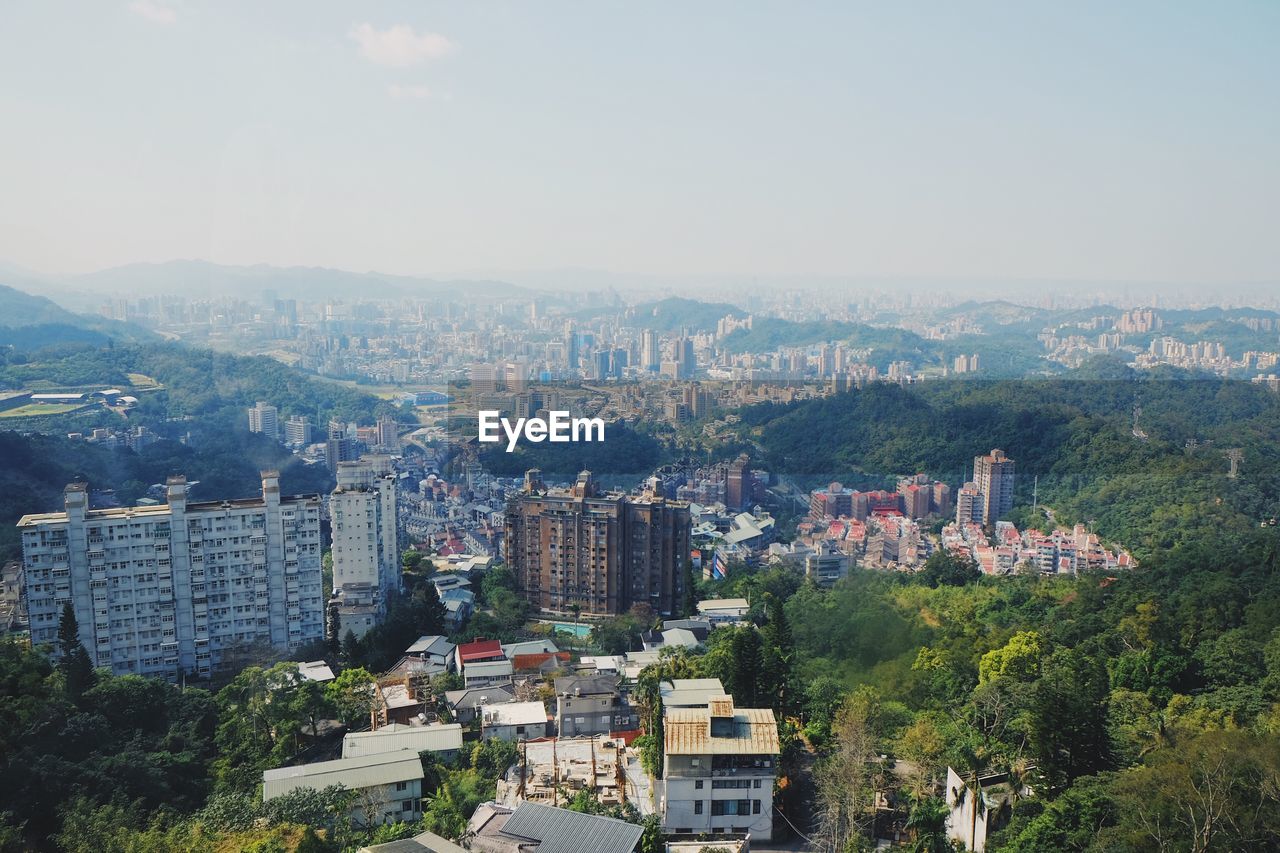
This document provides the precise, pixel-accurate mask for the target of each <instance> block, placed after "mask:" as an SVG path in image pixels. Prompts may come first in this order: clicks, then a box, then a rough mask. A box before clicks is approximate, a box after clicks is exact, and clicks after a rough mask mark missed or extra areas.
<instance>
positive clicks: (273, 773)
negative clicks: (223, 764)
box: [262, 751, 422, 800]
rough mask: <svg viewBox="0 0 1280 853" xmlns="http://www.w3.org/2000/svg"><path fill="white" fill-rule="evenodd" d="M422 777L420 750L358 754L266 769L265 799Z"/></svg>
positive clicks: (355, 787) (263, 775)
mask: <svg viewBox="0 0 1280 853" xmlns="http://www.w3.org/2000/svg"><path fill="white" fill-rule="evenodd" d="M421 778H422V761H421V760H420V759H419V758H418V753H416V752H408V751H404V753H403V755H402V754H401V753H380V754H377V755H362V756H360V757H358V758H339V759H337V760H336V761H318V762H316V763H314V764H299V765H296V766H294V767H277V768H275V769H273V770H265V771H263V773H262V799H263V800H270V799H274V798H275V797H280V796H283V795H285V794H287V793H289V792H290V791H295V790H297V789H299V788H313V789H315V790H317V791H318V790H320V789H322V788H327V787H329V786H330V785H342V786H343V787H345V788H350V789H352V790H356V789H360V788H372V787H374V786H375V785H392V784H395V783H396V782H409V781H412V780H414V779H421Z"/></svg>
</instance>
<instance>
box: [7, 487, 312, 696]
mask: <svg viewBox="0 0 1280 853" xmlns="http://www.w3.org/2000/svg"><path fill="white" fill-rule="evenodd" d="M166 488H167V502H166V503H163V504H155V505H151V506H136V507H117V508H113V509H89V494H88V489H87V487H86V486H85V484H83V483H74V484H72V485H69V486H67V488H66V492H65V498H64V501H65V509H64V510H63V511H62V512H51V513H42V514H37V515H26V516H23V517H22V519H21V520H19V521H18V530H19V531H20V533H21V536H22V549H23V568H24V572H25V576H26V596H27V599H26V600H27V611H28V614H29V617H30V622H31V639H32V642H33V643H35V644H41V643H50V644H52V643H54V642H55V641H56V638H57V633H58V621H59V619H60V617H61V615H62V609H63V605H64V604H65V603H66V602H68V601H69V602H71V604H72V606H73V607H74V609H75V613H76V619H77V621H78V622H79V624H80V640H81V642H82V643H83V644H84V647H85V649H86V650H87V651H88V652H89V657H90V659H92V660H93V662H94V665H95V666H100V667H110V668H111V670H112V672H115V673H117V674H125V673H134V674H138V675H148V676H155V677H159V678H169V679H175V678H176V677H177V676H178V674H179V673H180V672H187V673H192V674H196V675H201V676H208V675H210V674H212V672H213V671H214V670H215V669H216V668H217V667H218V666H219V664H220V663H221V662H222V661H223V659H224V658H226V657H227V656H228V655H229V654H231V653H232V652H233V651H234V650H236V649H238V648H244V647H247V646H248V645H250V644H253V643H260V642H267V643H270V644H271V645H272V646H273V647H274V648H275V649H277V650H278V651H280V652H282V653H287V652H288V651H290V650H292V649H295V648H297V647H298V646H301V645H303V644H304V643H309V642H312V641H315V640H321V639H323V638H324V594H323V590H322V589H321V586H322V581H321V572H320V497H319V496H318V495H303V496H297V497H281V495H280V479H279V475H278V474H277V473H276V472H275V471H264V472H262V496H261V497H259V498H249V499H243V500H233V501H202V502H188V500H187V482H186V479H185V478H183V477H171V478H170V479H169V482H168V484H167V487H166Z"/></svg>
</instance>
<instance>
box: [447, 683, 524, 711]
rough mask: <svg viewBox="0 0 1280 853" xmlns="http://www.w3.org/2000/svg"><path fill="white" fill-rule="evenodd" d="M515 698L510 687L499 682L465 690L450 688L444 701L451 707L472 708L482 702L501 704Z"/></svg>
mask: <svg viewBox="0 0 1280 853" xmlns="http://www.w3.org/2000/svg"><path fill="white" fill-rule="evenodd" d="M514 698H516V697H515V694H514V693H513V692H511V690H510V689H509V688H506V687H503V686H502V685H500V684H497V685H494V686H492V687H468V688H466V689H465V690H448V691H446V692H445V694H444V703H445V704H446V705H448V706H449V707H450V708H451V709H456V708H459V707H462V708H470V707H472V706H474V705H478V704H482V703H487V704H490V705H499V704H501V703H503V702H510V701H511V700H512V699H514Z"/></svg>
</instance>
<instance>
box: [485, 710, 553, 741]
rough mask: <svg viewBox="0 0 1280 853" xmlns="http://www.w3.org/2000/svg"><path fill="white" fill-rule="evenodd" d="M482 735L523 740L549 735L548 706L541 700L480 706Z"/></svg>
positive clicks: (486, 737) (487, 737)
mask: <svg viewBox="0 0 1280 853" xmlns="http://www.w3.org/2000/svg"><path fill="white" fill-rule="evenodd" d="M480 720H481V725H480V736H481V737H482V738H484V739H486V740H488V739H489V738H499V739H501V740H509V741H521V740H533V739H534V738H541V737H546V736H547V708H546V706H545V705H543V704H542V703H541V702H507V703H505V704H503V705H485V706H483V707H481V708H480Z"/></svg>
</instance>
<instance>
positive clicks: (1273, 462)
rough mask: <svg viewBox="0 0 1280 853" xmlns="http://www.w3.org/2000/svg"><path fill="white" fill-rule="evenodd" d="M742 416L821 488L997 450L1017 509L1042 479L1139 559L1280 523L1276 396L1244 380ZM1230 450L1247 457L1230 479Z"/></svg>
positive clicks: (939, 469)
mask: <svg viewBox="0 0 1280 853" xmlns="http://www.w3.org/2000/svg"><path fill="white" fill-rule="evenodd" d="M1097 369H1098V367H1097V366H1093V367H1092V368H1091V371H1095V372H1096V370H1097ZM1084 375H1091V374H1084ZM1119 375H1121V376H1125V374H1124V373H1120V374H1119ZM1135 408H1140V409H1141V414H1140V416H1139V422H1138V423H1139V429H1140V431H1141V432H1144V433H1145V434H1146V435H1147V438H1146V439H1145V440H1143V439H1141V438H1139V437H1136V436H1135V435H1134V434H1133V416H1134V409H1135ZM741 416H742V428H743V429H744V430H745V431H746V433H747V435H748V436H749V437H750V438H752V439H753V440H754V441H756V442H757V444H758V445H759V446H760V447H761V448H762V449H763V452H764V462H765V464H766V465H767V467H769V468H770V469H771V470H773V471H775V472H778V473H780V474H783V475H788V476H792V477H797V478H803V479H804V480H805V481H806V482H807V483H809V484H814V485H816V484H820V483H821V482H825V481H831V480H842V479H852V478H853V477H854V475H855V474H859V473H861V474H870V475H872V476H883V477H888V476H892V475H901V474H909V473H914V472H918V471H923V472H925V473H928V474H930V475H932V476H934V477H936V478H938V479H942V480H945V481H948V482H950V483H951V484H952V485H953V486H955V485H958V484H959V483H961V482H963V481H964V480H965V479H967V478H968V477H969V474H970V470H971V466H972V462H973V457H974V456H975V455H978V454H981V453H985V452H987V451H988V450H990V449H991V448H993V447H999V448H1001V449H1002V450H1004V451H1005V452H1006V453H1008V454H1009V456H1010V457H1012V458H1013V459H1014V460H1016V461H1017V463H1018V472H1019V476H1018V498H1019V503H1022V504H1029V503H1030V502H1031V491H1032V487H1033V482H1034V481H1035V478H1036V477H1038V478H1039V496H1040V500H1041V502H1042V503H1047V504H1049V505H1051V506H1052V507H1054V508H1056V509H1057V510H1058V511H1059V514H1060V517H1061V518H1062V520H1072V521H1074V520H1080V521H1092V522H1094V523H1095V524H1096V529H1097V530H1098V531H1099V533H1101V534H1102V535H1103V536H1105V537H1108V538H1110V539H1113V540H1115V541H1118V542H1122V543H1123V544H1124V545H1126V546H1128V547H1130V548H1132V549H1133V550H1134V551H1135V553H1136V554H1137V555H1138V556H1139V558H1142V557H1144V556H1150V555H1152V554H1154V553H1157V552H1161V551H1166V550H1168V549H1170V548H1173V547H1176V546H1178V545H1179V544H1188V543H1192V542H1197V541H1201V540H1202V538H1203V537H1204V536H1206V535H1210V534H1216V533H1220V532H1221V531H1222V530H1228V531H1236V532H1239V531H1242V530H1244V529H1247V528H1250V527H1256V526H1257V525H1258V524H1259V523H1262V522H1264V521H1267V520H1269V519H1272V518H1275V517H1276V516H1277V515H1280V450H1278V449H1277V441H1280V397H1278V396H1277V395H1276V394H1275V393H1274V392H1272V391H1269V390H1267V389H1265V388H1263V387H1261V386H1256V385H1252V384H1249V383H1245V382H1238V381H1231V380H1219V379H1211V378H1190V377H1187V376H1182V375H1176V374H1171V373H1161V372H1153V373H1150V374H1144V375H1134V374H1132V373H1130V374H1128V378H1120V379H1114V380H1106V379H1046V380H999V381H960V380H947V381H936V382H926V383H922V384H920V385H916V386H911V387H909V388H902V387H899V386H897V385H890V384H875V385H870V386H868V387H866V388H865V389H863V390H861V391H854V392H851V393H847V394H840V395H835V396H831V397H826V398H823V399H818V400H811V401H803V402H798V403H793V404H788V405H777V404H764V405H760V406H755V407H751V408H748V409H745V410H743V411H742V412H741ZM1189 442H1195V444H1194V445H1189ZM1229 448H1241V449H1242V451H1243V454H1244V460H1243V463H1242V465H1241V470H1240V475H1239V477H1238V478H1237V479H1234V480H1233V479H1230V478H1228V476H1227V473H1228V464H1227V460H1226V459H1225V458H1224V455H1223V454H1224V451H1226V450H1227V449H1229Z"/></svg>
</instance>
